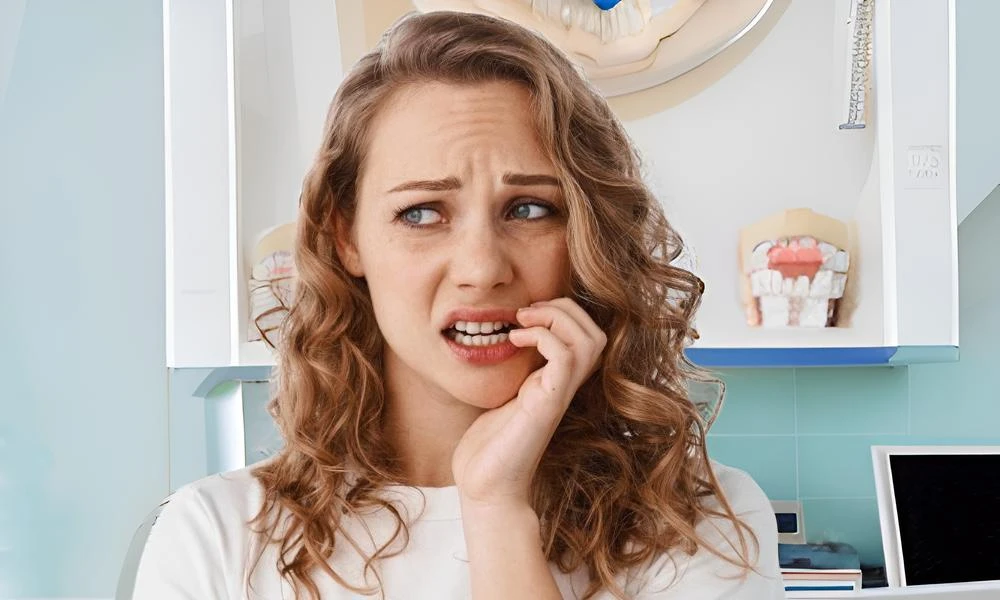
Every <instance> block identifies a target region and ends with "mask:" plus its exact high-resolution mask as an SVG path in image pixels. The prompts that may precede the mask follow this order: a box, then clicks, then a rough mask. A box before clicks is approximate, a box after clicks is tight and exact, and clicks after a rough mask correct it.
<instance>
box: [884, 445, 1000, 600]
mask: <svg viewBox="0 0 1000 600" xmlns="http://www.w3.org/2000/svg"><path fill="white" fill-rule="evenodd" d="M872 463H873V466H874V469H875V487H876V491H877V494H878V510H879V522H880V524H881V529H882V548H883V550H884V551H885V563H886V565H885V566H886V578H887V579H888V583H889V586H890V587H903V586H913V585H925V584H946V583H957V582H976V581H980V582H981V581H991V580H1000V551H998V548H1000V446H872Z"/></svg>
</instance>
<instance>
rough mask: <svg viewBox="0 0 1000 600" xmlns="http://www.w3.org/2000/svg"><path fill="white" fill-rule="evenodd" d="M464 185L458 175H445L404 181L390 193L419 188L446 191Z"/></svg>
mask: <svg viewBox="0 0 1000 600" xmlns="http://www.w3.org/2000/svg"><path fill="white" fill-rule="evenodd" d="M461 187H462V182H461V181H459V180H458V178H457V177H445V178H444V179H421V180H416V181H404V182H403V183H401V184H399V185H397V186H396V187H394V188H392V189H391V190H389V192H390V193H394V192H406V191H410V190H418V191H423V192H446V191H449V190H457V189H460V188H461Z"/></svg>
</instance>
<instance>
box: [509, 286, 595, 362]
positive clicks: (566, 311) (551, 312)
mask: <svg viewBox="0 0 1000 600" xmlns="http://www.w3.org/2000/svg"><path fill="white" fill-rule="evenodd" d="M517 319H518V321H519V322H522V323H523V324H525V325H528V326H543V327H548V328H549V329H551V330H552V332H553V333H555V334H556V335H557V336H559V338H560V339H562V340H563V341H564V342H566V343H567V344H569V345H570V347H572V348H573V349H574V350H575V351H577V354H578V361H579V363H580V364H582V365H586V367H585V368H586V371H587V374H588V375H590V374H591V373H593V372H594V371H596V370H597V367H598V365H599V363H600V357H601V353H602V352H603V351H604V347H605V346H606V345H607V341H608V337H607V335H606V334H605V333H604V331H603V330H601V328H600V327H598V326H597V324H596V323H594V321H593V319H591V318H590V316H589V315H588V314H587V313H586V311H584V310H583V308H582V307H580V306H579V305H578V304H576V303H575V302H573V301H572V300H570V299H569V298H563V299H560V300H559V301H558V302H557V301H549V302H544V303H536V304H534V305H532V307H530V308H527V309H522V310H521V311H518V314H517ZM581 321H583V323H581ZM584 323H586V324H584Z"/></svg>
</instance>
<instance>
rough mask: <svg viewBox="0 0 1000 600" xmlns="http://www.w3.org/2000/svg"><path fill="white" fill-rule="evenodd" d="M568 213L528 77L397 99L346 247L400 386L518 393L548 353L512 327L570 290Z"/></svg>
mask: <svg viewBox="0 0 1000 600" xmlns="http://www.w3.org/2000/svg"><path fill="white" fill-rule="evenodd" d="M566 221H567V219H566V206H565V205H564V203H563V200H562V197H561V194H560V188H559V182H558V180H557V179H556V175H555V169H554V168H553V165H552V163H551V162H550V161H549V160H548V158H547V157H546V155H545V153H544V152H543V150H542V148H541V145H540V144H539V142H538V139H537V134H536V132H535V128H534V125H533V122H532V119H531V112H530V105H529V96H528V92H527V90H525V89H524V88H523V87H521V86H519V85H517V84H513V83H502V82H494V83H484V84H470V85H455V84H446V83H431V82H428V83H415V84H411V85H409V86H408V87H406V88H404V89H402V90H400V91H399V92H398V93H397V94H395V95H394V96H393V97H392V99H391V100H390V101H389V102H388V103H387V105H386V106H384V107H383V108H382V110H381V111H380V113H379V115H378V116H377V117H376V119H375V121H374V123H373V126H372V131H371V135H370V138H369V146H368V149H367V155H366V158H365V163H364V169H363V174H362V177H361V180H360V182H359V186H358V203H357V213H356V215H355V220H354V223H353V227H352V231H351V239H349V240H347V241H346V242H344V243H342V244H341V246H340V253H341V257H342V259H343V261H344V264H345V266H347V268H348V270H349V271H350V272H351V273H352V274H353V275H355V276H358V277H364V278H365V279H366V280H367V283H368V289H369V290H370V293H371V298H372V304H373V306H374V310H375V317H376V320H377V321H378V325H379V328H380V329H381V331H382V334H383V335H384V337H385V340H386V356H385V365H386V369H387V375H388V376H389V377H390V378H391V379H392V381H393V388H394V389H396V390H397V393H399V391H402V392H403V393H413V394H433V395H434V396H435V397H439V398H443V399H445V400H452V399H454V400H457V401H460V402H463V403H466V404H469V405H473V406H477V407H480V408H485V409H489V408H495V407H497V406H500V405H502V404H503V403H504V402H506V401H507V400H510V399H511V398H513V397H514V396H515V395H516V394H517V390H518V388H519V387H520V386H521V383H522V382H523V381H524V379H525V378H526V377H527V376H528V375H529V374H530V373H531V372H532V371H533V370H535V369H537V368H538V367H539V366H540V365H541V364H542V362H543V361H542V358H541V356H540V355H539V354H538V353H537V352H536V351H535V350H534V349H533V348H525V349H518V348H517V347H515V346H513V345H512V344H510V343H509V342H507V341H506V336H505V335H503V331H505V330H506V325H503V324H504V323H506V324H510V323H515V322H516V317H515V313H516V311H517V309H518V308H520V307H522V306H527V305H529V304H531V303H532V302H536V301H539V300H550V299H552V298H556V297H559V296H565V295H568V293H569V291H570V287H569V281H570V265H569V256H568V250H567V246H566ZM498 327H499V333H498V331H497V329H498ZM461 330H464V332H463V331H461Z"/></svg>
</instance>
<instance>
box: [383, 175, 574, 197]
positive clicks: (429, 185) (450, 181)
mask: <svg viewBox="0 0 1000 600" xmlns="http://www.w3.org/2000/svg"><path fill="white" fill-rule="evenodd" d="M502 181H503V182H504V183H505V184H507V185H524V186H528V185H551V186H555V187H559V180H558V179H557V178H555V177H553V176H552V175H537V174H528V173H504V175H503V179H502ZM461 187H462V182H461V181H459V180H458V178H457V177H445V178H444V179H419V180H414V181H404V182H403V183H401V184H399V185H397V186H395V187H394V188H392V189H390V190H389V192H390V193H395V192H407V191H413V190H416V191H422V192H447V191H450V190H457V189H461Z"/></svg>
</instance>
